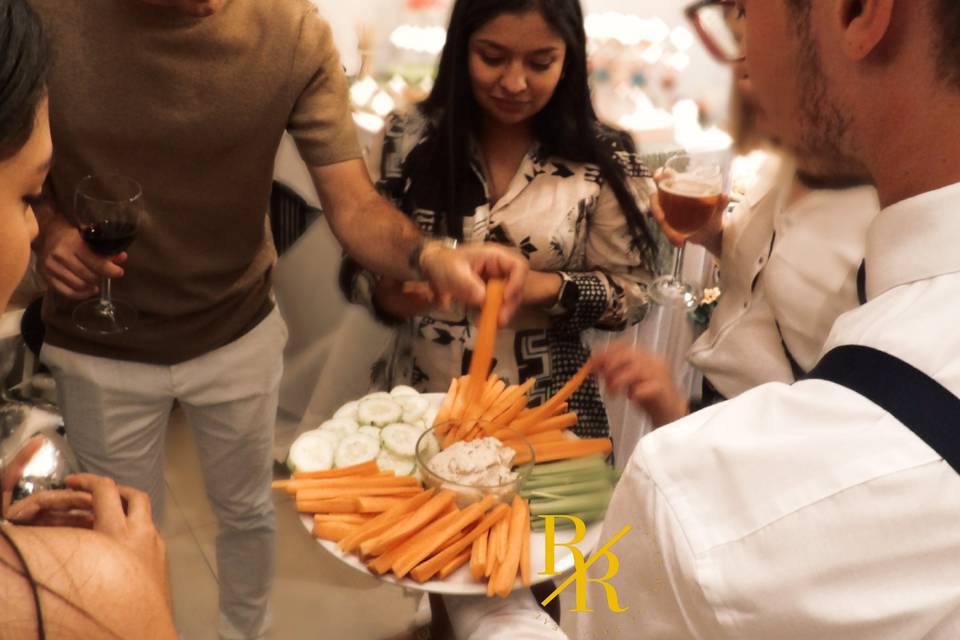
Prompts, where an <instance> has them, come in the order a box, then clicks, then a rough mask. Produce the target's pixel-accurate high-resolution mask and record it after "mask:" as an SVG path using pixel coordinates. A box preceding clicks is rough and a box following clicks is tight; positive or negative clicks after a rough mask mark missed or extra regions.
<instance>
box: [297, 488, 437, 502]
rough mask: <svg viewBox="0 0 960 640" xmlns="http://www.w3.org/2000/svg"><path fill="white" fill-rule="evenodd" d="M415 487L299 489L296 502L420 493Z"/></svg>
mask: <svg viewBox="0 0 960 640" xmlns="http://www.w3.org/2000/svg"><path fill="white" fill-rule="evenodd" d="M420 491H421V489H420V487H419V486H415V485H404V486H399V487H383V486H373V487H332V488H328V489H301V490H300V491H297V499H298V500H301V499H302V500H326V499H327V498H355V497H357V496H408V495H412V494H416V493H420Z"/></svg>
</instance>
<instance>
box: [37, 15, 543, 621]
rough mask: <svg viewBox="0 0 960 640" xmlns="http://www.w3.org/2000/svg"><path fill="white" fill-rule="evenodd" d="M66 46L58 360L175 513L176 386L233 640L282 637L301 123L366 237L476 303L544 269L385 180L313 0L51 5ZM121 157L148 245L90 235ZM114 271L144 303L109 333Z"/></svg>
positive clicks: (93, 419) (82, 438)
mask: <svg viewBox="0 0 960 640" xmlns="http://www.w3.org/2000/svg"><path fill="white" fill-rule="evenodd" d="M33 5H34V6H35V8H36V9H37V10H38V12H39V13H40V14H41V16H42V18H43V19H44V22H45V23H46V27H47V29H48V31H49V35H50V38H51V39H52V41H53V44H54V48H55V52H56V60H55V64H54V67H53V69H52V74H51V78H50V83H49V90H50V105H51V106H50V115H51V121H52V131H53V139H54V146H55V149H56V161H55V163H54V168H53V170H52V171H51V174H50V179H49V182H48V187H49V194H50V197H49V199H48V206H46V207H43V208H41V210H40V211H38V217H39V218H40V227H41V236H40V238H39V240H38V242H37V249H38V254H39V263H40V268H41V271H42V273H43V275H44V276H45V278H46V279H47V281H48V283H49V285H50V288H51V293H50V294H49V295H48V296H47V298H46V300H45V304H44V320H45V322H46V325H47V338H46V344H45V346H44V349H43V353H42V356H41V357H42V360H43V361H44V362H45V363H47V364H48V366H50V368H51V369H52V371H53V372H54V375H55V376H56V379H57V383H58V389H59V393H60V399H61V404H62V407H63V410H64V414H65V418H66V422H67V424H68V429H69V437H70V440H71V442H72V443H73V445H74V447H75V448H76V450H77V453H78V456H79V458H80V460H81V462H82V464H83V466H84V467H85V469H86V470H89V471H93V472H97V473H101V474H105V475H109V476H112V477H113V478H115V479H116V480H117V481H118V482H120V483H122V484H127V485H132V486H135V487H137V488H139V489H142V490H144V491H146V492H148V493H149V494H150V496H151V500H152V503H153V508H154V512H155V514H156V515H157V517H158V519H159V518H160V517H162V513H161V510H162V505H163V486H164V482H163V440H164V430H165V428H166V425H167V421H168V417H169V413H170V410H171V408H172V407H173V404H174V401H176V402H178V403H179V405H180V406H181V407H182V408H183V410H184V412H185V414H186V416H187V418H188V420H189V422H190V423H191V426H192V427H193V429H194V431H195V433H196V438H197V442H198V446H199V449H200V456H201V464H202V466H203V473H204V479H205V484H206V489H207V494H208V496H209V498H210V501H211V503H212V506H213V508H214V511H215V512H216V514H217V518H218V521H219V525H220V532H219V535H218V537H217V563H218V570H219V579H220V584H221V594H220V611H221V621H220V634H221V636H222V637H224V638H259V637H263V635H264V634H265V633H266V630H267V627H268V615H267V604H268V602H269V591H270V581H271V576H272V573H273V553H274V531H275V524H274V515H273V504H272V501H271V497H270V488H269V487H270V479H271V463H272V456H271V443H272V434H273V423H274V419H275V414H276V405H277V389H278V384H279V380H280V376H281V373H282V351H283V345H284V342H285V340H286V328H285V326H284V324H283V320H282V319H281V318H280V316H279V313H278V312H277V310H276V308H275V306H274V304H273V301H272V299H271V296H270V286H271V285H270V276H271V270H272V267H273V264H274V261H275V259H276V253H275V251H274V247H273V244H272V242H271V240H270V235H269V232H268V231H267V227H266V215H265V214H266V210H267V204H268V198H269V194H270V188H271V181H272V175H273V161H274V156H275V154H276V151H277V146H278V144H279V141H280V139H281V136H282V135H283V133H284V132H285V131H288V132H289V133H290V134H292V136H293V137H294V139H295V140H296V142H297V145H298V148H299V151H300V154H301V156H302V157H303V159H304V161H305V162H306V164H307V165H308V166H309V167H310V170H311V173H312V175H313V178H314V182H315V184H316V187H317V191H318V192H319V194H320V198H321V200H322V202H323V206H324V212H325V215H326V217H327V220H328V222H329V223H330V226H331V228H332V229H333V231H334V233H335V234H336V236H337V237H338V239H339V240H340V241H341V243H342V244H343V246H344V247H345V249H346V250H347V252H348V253H350V254H351V255H352V256H353V257H354V258H355V259H357V260H358V261H359V262H361V263H362V264H364V266H366V267H368V268H369V269H371V270H372V271H375V272H378V273H381V274H385V275H388V276H390V277H392V278H396V279H400V280H409V279H414V278H415V277H417V276H418V275H420V274H422V275H423V276H424V277H425V278H426V279H427V280H429V281H430V283H431V284H432V285H433V287H434V289H435V290H437V291H439V292H445V293H448V294H450V295H452V296H453V297H455V298H458V299H461V300H464V301H465V302H467V303H470V304H477V303H478V302H480V301H482V298H483V294H484V288H483V284H482V280H481V276H483V277H491V276H498V275H499V276H507V277H509V278H510V283H511V284H510V294H509V297H510V301H509V304H508V305H506V306H507V307H508V308H507V309H506V310H505V314H504V319H505V318H506V317H507V316H508V315H509V313H510V312H511V310H512V308H513V307H515V305H516V302H517V300H518V298H519V295H518V294H519V293H520V289H521V286H522V281H523V278H524V276H525V273H526V265H525V262H524V261H523V260H522V258H520V257H518V256H517V255H515V254H513V253H510V252H508V251H507V250H505V249H503V248H500V247H491V246H482V245H477V246H471V247H464V248H460V249H451V248H449V247H448V246H447V245H445V244H444V243H442V242H435V241H424V240H423V238H422V237H421V236H420V233H419V232H418V230H417V229H416V227H415V226H414V225H413V224H412V223H410V222H409V221H408V219H407V218H406V217H405V216H403V215H402V214H400V213H399V212H397V211H396V210H394V209H393V208H391V207H390V206H389V205H388V204H387V203H386V202H384V201H383V200H382V199H380V197H379V196H378V195H377V194H376V192H375V191H374V189H373V187H372V185H371V183H370V180H369V178H368V177H367V174H366V170H365V168H364V166H363V163H362V160H361V158H360V150H359V147H358V144H357V141H356V135H355V131H354V128H353V123H352V118H351V114H350V111H349V108H348V102H347V83H346V79H345V77H344V74H343V70H342V67H341V65H340V61H339V56H338V54H337V52H336V50H335V48H334V44H333V40H332V37H331V33H330V29H329V28H328V26H327V24H326V23H325V22H324V21H323V20H322V19H321V18H320V17H319V16H318V15H317V11H316V8H315V7H314V5H313V4H312V3H311V2H310V1H309V0H269V2H268V1H266V0H204V1H201V0H149V1H148V0H33ZM112 172H119V173H123V174H125V175H127V176H129V177H132V178H134V179H136V180H137V181H138V182H139V183H140V184H141V185H142V187H143V193H144V199H145V202H146V215H145V217H144V220H143V221H142V223H141V226H140V229H139V230H138V233H137V238H136V240H135V242H134V244H133V245H132V247H131V249H130V252H129V256H128V255H127V254H126V253H122V254H120V255H119V256H116V257H114V258H104V257H102V256H98V255H97V254H95V253H93V252H92V251H90V249H89V248H87V247H86V246H85V244H84V243H83V241H82V239H81V237H80V235H79V233H78V231H77V226H76V224H75V222H76V221H75V220H73V219H72V209H73V207H72V199H73V191H74V188H75V185H76V184H77V182H78V180H79V179H80V178H82V177H83V176H85V175H88V174H102V173H112ZM101 276H110V277H113V278H116V280H115V281H114V287H113V289H114V294H115V296H116V297H117V298H120V299H123V300H124V301H126V302H128V303H131V304H132V305H133V306H134V307H135V308H136V309H137V311H138V313H139V319H138V321H137V322H136V324H135V325H134V326H133V328H131V329H130V330H129V331H127V332H125V333H120V334H113V335H106V336H101V335H92V334H89V333H84V332H83V331H81V330H80V329H78V328H77V327H76V326H75V325H74V323H73V321H72V317H71V314H72V310H73V308H74V306H75V305H76V303H77V300H82V299H85V298H89V297H91V296H92V295H94V294H95V293H96V292H97V283H98V281H99V278H100V277H101Z"/></svg>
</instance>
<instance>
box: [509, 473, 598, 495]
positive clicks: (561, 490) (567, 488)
mask: <svg viewBox="0 0 960 640" xmlns="http://www.w3.org/2000/svg"><path fill="white" fill-rule="evenodd" d="M610 487H611V484H610V481H609V480H607V479H606V478H600V479H598V480H588V481H585V482H576V483H569V484H567V483H564V484H557V485H553V486H544V487H523V488H522V489H521V490H520V495H522V496H523V497H524V498H526V497H527V495H528V494H531V495H532V494H536V493H550V494H554V495H559V496H575V495H580V494H583V493H597V492H599V491H604V490H609V489H610Z"/></svg>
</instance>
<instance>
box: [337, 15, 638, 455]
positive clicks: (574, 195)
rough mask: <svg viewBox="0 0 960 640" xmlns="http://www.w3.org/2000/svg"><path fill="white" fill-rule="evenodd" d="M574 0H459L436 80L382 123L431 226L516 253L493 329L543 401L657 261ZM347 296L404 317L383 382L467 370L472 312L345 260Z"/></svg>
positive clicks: (502, 357)
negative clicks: (606, 118) (516, 307)
mask: <svg viewBox="0 0 960 640" xmlns="http://www.w3.org/2000/svg"><path fill="white" fill-rule="evenodd" d="M586 57H587V56H586V36H585V34H584V29H583V13H582V10H581V8H580V4H579V2H578V0H458V1H457V2H456V4H455V5H454V8H453V14H452V17H451V22H450V26H449V30H448V36H447V42H446V45H445V47H444V50H443V54H442V56H441V60H440V67H439V72H438V75H437V81H436V84H435V87H434V89H433V92H432V93H431V94H430V96H429V97H428V98H427V99H426V100H425V101H424V102H423V103H421V104H420V105H418V107H417V108H416V109H414V110H413V111H412V112H411V113H407V114H394V115H393V116H391V117H390V118H389V120H388V123H387V129H386V134H385V140H384V142H383V146H382V158H381V160H380V174H381V175H380V181H379V183H378V184H379V188H380V190H381V192H382V193H383V194H384V195H385V196H387V197H388V198H390V199H391V200H393V202H395V203H396V205H397V206H398V207H399V208H400V209H401V210H403V211H405V212H406V213H407V214H408V215H410V216H411V217H412V218H413V219H414V220H415V221H416V222H417V223H418V224H419V225H420V227H422V228H423V229H424V231H425V232H427V233H430V234H433V235H436V236H450V237H454V238H456V239H458V240H460V241H463V242H480V241H494V242H501V243H504V244H507V245H510V246H513V247H516V248H517V249H518V250H519V251H521V252H522V253H523V254H524V255H525V256H526V257H527V259H528V260H529V261H530V268H531V273H530V277H529V279H528V282H527V285H526V287H525V289H524V302H523V308H522V309H521V312H520V313H519V314H518V316H517V318H516V319H515V320H514V322H513V323H512V324H511V326H510V327H508V328H505V329H502V330H501V331H500V332H499V333H498V335H497V345H496V353H495V356H494V357H495V363H494V372H495V373H496V374H497V375H499V376H500V377H501V378H504V379H505V380H507V381H508V382H511V383H516V382H519V381H523V380H526V379H528V378H531V377H533V378H536V384H535V386H534V387H533V389H532V391H531V397H532V399H533V401H534V403H539V402H542V401H543V399H545V398H547V397H548V396H550V395H551V394H552V393H554V392H555V391H556V390H557V389H559V388H560V387H561V386H562V385H563V384H564V383H565V382H566V381H567V380H568V379H569V378H570V376H571V375H572V374H573V373H574V372H575V371H576V370H577V368H578V367H579V366H580V365H582V364H583V363H584V362H586V360H587V359H588V358H589V355H590V354H589V350H588V349H587V347H586V346H585V345H584V342H583V339H582V336H581V333H582V332H583V331H584V330H586V329H590V328H599V329H605V330H620V329H623V328H624V327H625V326H627V325H628V324H632V323H636V322H639V321H640V320H642V319H643V317H644V315H645V313H646V311H647V308H648V306H649V301H648V298H647V283H648V282H649V280H650V277H651V271H652V270H653V265H654V264H655V260H656V256H655V253H656V249H655V247H656V244H655V241H654V238H653V237H652V235H651V231H650V229H651V228H655V223H652V222H648V213H649V208H650V195H651V194H652V193H653V192H654V190H655V186H654V183H653V181H652V179H651V175H650V172H649V171H648V170H647V168H646V167H644V166H643V165H642V164H641V163H640V162H639V161H638V159H637V156H636V154H635V153H634V148H633V144H632V142H631V140H630V138H629V137H628V136H626V135H625V134H622V133H620V132H617V131H614V130H612V129H610V128H607V127H604V126H603V125H601V124H600V123H599V122H598V121H597V117H596V115H595V113H594V111H593V107H592V106H591V103H590V91H589V88H588V85H587V60H586ZM341 284H342V286H343V288H344V291H345V293H346V294H347V296H348V298H350V299H351V300H352V301H354V302H357V303H362V304H368V305H369V306H370V307H371V308H372V309H373V310H374V312H375V313H376V315H377V317H378V318H380V319H381V320H383V321H385V322H388V323H392V324H397V325H401V329H400V331H399V332H398V338H397V343H396V345H395V347H394V349H393V350H392V352H391V353H390V354H389V355H388V356H387V357H386V358H385V359H384V361H383V362H381V363H379V364H380V366H375V367H374V372H373V374H374V382H375V383H377V384H378V385H381V386H386V385H389V384H400V383H404V384H410V385H412V386H414V387H416V388H418V389H420V390H422V391H434V392H436V391H441V392H442V391H445V390H446V389H447V387H448V385H449V382H450V379H451V378H452V377H454V376H458V375H461V374H462V373H464V372H466V371H467V369H468V368H469V363H470V356H471V354H472V348H473V340H474V333H475V332H474V325H473V320H474V319H473V318H472V317H471V316H469V315H467V314H465V313H463V312H462V311H460V312H456V311H452V312H451V311H449V310H448V311H440V310H438V309H436V308H435V306H434V305H432V303H431V300H430V296H429V294H428V293H426V294H424V293H419V292H418V291H417V290H416V289H415V288H413V287H410V286H406V287H404V286H402V283H398V282H394V281H388V280H385V279H380V280H377V279H375V278H374V277H373V276H372V275H371V274H369V273H367V272H364V271H362V270H360V269H359V268H358V267H357V266H356V265H355V264H353V263H351V262H350V261H349V260H348V261H347V262H345V264H344V268H343V270H342V272H341ZM570 409H571V410H572V411H576V412H577V414H578V415H579V418H580V424H579V425H578V427H577V428H576V429H575V431H577V433H578V434H580V435H583V436H606V435H609V428H608V424H607V416H606V412H605V411H604V407H603V403H602V401H601V399H600V394H599V389H598V387H597V384H596V382H595V381H593V380H589V381H588V382H587V383H586V384H585V385H584V386H583V387H582V388H581V389H580V390H579V391H578V392H577V393H576V394H574V395H573V397H572V398H571V400H570Z"/></svg>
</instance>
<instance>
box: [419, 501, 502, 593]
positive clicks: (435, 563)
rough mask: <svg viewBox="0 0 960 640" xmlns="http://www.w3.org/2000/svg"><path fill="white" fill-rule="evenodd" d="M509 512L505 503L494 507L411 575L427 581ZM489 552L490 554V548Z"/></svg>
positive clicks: (486, 533) (420, 580) (487, 532)
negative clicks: (460, 537)
mask: <svg viewBox="0 0 960 640" xmlns="http://www.w3.org/2000/svg"><path fill="white" fill-rule="evenodd" d="M509 512H510V507H508V506H507V505H505V504H498V505H497V506H495V507H494V508H493V510H492V511H490V513H488V514H487V515H486V516H484V517H483V520H481V521H480V522H479V523H478V524H477V526H476V527H474V528H473V529H472V530H471V531H470V533H468V534H467V535H465V536H464V537H463V538H462V539H461V540H460V541H459V542H457V543H456V544H454V545H451V546H450V547H447V548H446V549H444V550H443V551H441V552H440V553H438V554H437V555H435V556H433V557H432V558H430V559H429V560H427V561H425V562H423V563H421V564H419V565H417V567H416V568H415V569H413V571H411V572H410V577H412V578H413V579H414V580H416V581H417V582H426V581H427V580H429V579H430V578H431V577H432V576H433V575H434V574H435V573H436V572H437V571H439V570H440V569H442V568H443V566H444V564H446V563H447V562H448V561H450V560H451V559H452V558H454V557H455V556H456V555H457V554H458V553H460V552H461V551H463V550H464V549H466V548H467V547H468V546H470V545H471V544H473V543H474V541H476V540H477V538H479V537H480V536H483V535H488V534H489V531H490V528H491V527H493V526H494V525H495V524H497V523H498V522H500V521H501V520H502V519H503V518H505V517H506V516H507V514H508V513H509ZM487 553H488V554H489V550H488V552H487Z"/></svg>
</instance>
